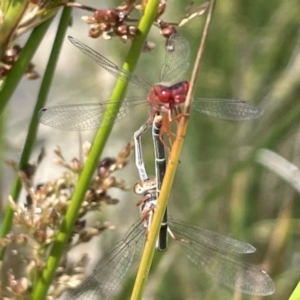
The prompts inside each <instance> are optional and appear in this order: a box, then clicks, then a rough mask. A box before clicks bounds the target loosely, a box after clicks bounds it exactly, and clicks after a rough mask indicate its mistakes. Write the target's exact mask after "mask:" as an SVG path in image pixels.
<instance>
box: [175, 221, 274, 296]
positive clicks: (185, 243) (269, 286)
mask: <svg viewBox="0 0 300 300" xmlns="http://www.w3.org/2000/svg"><path fill="white" fill-rule="evenodd" d="M170 221H171V222H170V228H171V230H172V232H173V234H174V235H175V237H176V239H179V241H180V245H181V247H182V248H183V250H184V251H185V253H186V256H187V258H188V259H189V260H190V261H191V262H192V263H193V264H194V265H196V266H197V267H200V268H202V269H203V270H204V271H205V272H206V273H207V274H208V275H210V276H211V277H212V278H213V279H214V280H216V281H218V282H219V283H221V284H224V285H225V286H227V287H230V288H232V289H234V290H237V291H240V292H242V293H247V294H251V295H263V296H265V295H271V294H272V293H273V292H274V286H273V282H272V279H271V278H270V277H269V275H268V274H267V273H266V272H265V271H263V270H261V269H259V268H258V267H256V266H254V265H250V264H247V263H244V262H241V261H239V260H238V259H236V258H234V257H232V256H229V255H228V254H226V253H225V252H224V251H225V250H226V244H229V245H230V244H232V242H231V243H228V242H229V240H231V241H233V240H232V239H229V238H225V237H224V239H223V238H221V237H220V236H219V237H216V236H215V234H213V233H212V235H211V236H209V235H207V236H206V238H205V239H204V242H203V239H202V238H200V239H198V236H197V234H196V235H195V234H190V235H189V234H186V232H185V231H186V230H189V229H188V228H187V225H186V224H180V222H179V221H174V219H171V218H170ZM182 230H185V231H182ZM194 231H195V228H193V230H192V232H194ZM200 231H201V229H200ZM201 233H203V232H202V231H201ZM210 237H212V239H213V240H212V241H211V242H208V239H210ZM190 238H191V239H190ZM215 238H216V240H215ZM216 241H218V243H219V244H220V248H221V249H218V245H217V244H216ZM212 244H213V245H214V246H213V247H210V245H212ZM233 244H235V246H234V247H233V249H234V251H236V249H241V250H242V251H243V248H244V247H246V248H247V245H248V244H244V243H240V242H237V241H235V242H234V243H233ZM243 244H244V246H243ZM224 247H225V248H224ZM229 249H230V250H231V251H232V247H231V246H229ZM242 251H241V252H242ZM250 252H251V251H250Z"/></svg>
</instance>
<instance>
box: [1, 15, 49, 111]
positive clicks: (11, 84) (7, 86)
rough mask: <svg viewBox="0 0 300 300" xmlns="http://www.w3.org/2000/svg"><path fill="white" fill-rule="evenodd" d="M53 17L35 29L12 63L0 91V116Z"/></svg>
mask: <svg viewBox="0 0 300 300" xmlns="http://www.w3.org/2000/svg"><path fill="white" fill-rule="evenodd" d="M52 20H53V17H52V18H50V19H48V20H47V21H45V22H44V23H42V24H41V25H39V26H38V27H36V28H35V29H34V30H33V31H32V34H31V35H30V37H29V39H28V40H27V43H26V45H25V47H24V48H23V49H22V51H21V53H20V55H19V57H18V60H17V61H16V62H15V63H14V65H13V66H12V68H11V69H10V71H9V74H8V76H7V78H6V79H5V81H4V83H3V85H2V88H1V91H0V99H1V101H0V115H1V114H2V113H3V110H4V108H5V107H6V105H7V103H8V101H9V99H10V97H11V96H12V94H13V92H14V91H15V89H16V87H17V85H18V83H19V81H20V80H21V78H22V76H23V74H24V73H25V71H26V70H27V67H28V65H29V63H30V61H31V59H32V57H33V55H34V54H35V51H36V50H37V48H38V46H39V45H40V42H41V40H42V38H43V37H44V35H45V33H46V31H47V29H48V27H49V26H50V24H51V22H52Z"/></svg>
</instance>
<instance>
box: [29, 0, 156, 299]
mask: <svg viewBox="0 0 300 300" xmlns="http://www.w3.org/2000/svg"><path fill="white" fill-rule="evenodd" d="M158 4H159V1H158V0H150V1H148V2H147V5H146V8H145V11H144V14H143V16H142V18H141V20H140V23H139V25H138V29H139V32H140V33H139V34H138V35H137V37H136V38H135V39H134V41H133V42H132V46H131V48H130V51H129V53H128V56H127V58H126V60H125V63H124V64H123V68H124V69H125V70H128V71H133V70H134V68H135V65H136V63H137V60H138V58H139V55H140V53H141V51H142V48H143V46H144V42H145V39H146V37H147V35H148V33H149V30H150V28H151V25H152V22H153V20H154V18H155V16H156V12H157V7H158ZM127 85H128V82H126V81H125V80H124V78H122V79H118V81H117V83H116V86H115V88H114V91H113V93H112V96H111V99H113V105H109V109H108V110H107V111H106V112H105V115H104V116H103V119H106V118H107V117H108V116H111V115H114V116H116V115H117V112H118V110H119V108H120V106H121V104H122V100H123V98H124V95H125V92H126V88H127ZM112 127H113V122H111V123H110V124H109V125H107V126H102V127H100V128H99V130H98V132H97V133H96V136H95V138H94V142H93V145H92V147H91V150H90V153H89V156H88V159H87V161H86V164H85V166H84V169H83V171H82V173H81V175H80V177H79V180H78V184H77V186H76V189H75V192H74V195H73V197H72V200H71V204H70V206H69V208H68V211H67V213H66V216H65V219H64V221H63V223H62V226H61V229H60V231H59V233H58V234H57V236H56V239H55V241H54V244H53V247H52V250H51V253H50V255H49V258H48V260H47V262H46V266H45V268H44V270H43V271H42V273H41V275H40V276H39V278H38V281H37V283H36V286H35V288H34V290H33V294H32V299H44V298H45V296H46V292H47V288H48V287H49V285H50V283H51V280H52V277H53V275H54V272H55V270H56V268H57V266H58V264H59V261H60V258H61V256H62V254H63V252H64V248H65V245H66V243H67V241H68V239H69V236H70V234H71V232H72V229H73V226H74V223H75V221H76V218H77V214H78V211H79V209H80V206H81V203H82V201H83V199H84V196H85V192H86V190H87V188H88V186H89V182H90V180H91V177H92V175H93V172H94V170H95V168H96V167H97V164H98V159H99V156H100V155H101V153H102V151H103V148H104V146H105V143H106V141H107V139H108V137H109V134H110V132H111V129H112Z"/></svg>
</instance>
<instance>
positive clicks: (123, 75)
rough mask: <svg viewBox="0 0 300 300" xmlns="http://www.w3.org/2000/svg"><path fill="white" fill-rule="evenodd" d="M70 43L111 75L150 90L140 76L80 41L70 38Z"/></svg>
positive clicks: (148, 85)
mask: <svg viewBox="0 0 300 300" xmlns="http://www.w3.org/2000/svg"><path fill="white" fill-rule="evenodd" d="M69 40H70V42H71V43H72V44H73V45H74V46H75V47H77V48H78V49H80V50H81V51H82V52H83V53H84V54H86V55H87V56H89V57H91V58H92V59H93V60H94V61H95V62H96V63H97V64H98V65H99V66H100V67H102V68H103V69H105V70H107V71H108V72H109V73H110V74H112V75H113V76H115V77H118V78H120V79H123V80H129V81H130V83H132V84H135V85H136V86H138V87H140V88H144V89H147V91H148V89H149V88H150V87H151V85H150V84H148V83H147V82H146V81H144V80H142V79H141V78H139V77H138V76H136V75H134V74H132V73H131V72H128V71H126V70H124V69H122V68H121V67H118V66H117V65H116V64H114V63H113V62H111V61H110V60H109V59H107V58H106V57H104V56H103V55H101V54H100V53H98V52H96V51H95V50H93V49H92V48H90V47H88V46H87V45H85V44H84V43H82V42H80V41H79V40H77V39H75V38H73V37H71V36H69Z"/></svg>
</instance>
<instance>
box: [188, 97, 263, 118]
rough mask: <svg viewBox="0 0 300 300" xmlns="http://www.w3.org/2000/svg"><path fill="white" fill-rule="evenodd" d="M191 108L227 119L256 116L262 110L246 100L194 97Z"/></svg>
mask: <svg viewBox="0 0 300 300" xmlns="http://www.w3.org/2000/svg"><path fill="white" fill-rule="evenodd" d="M192 110H193V111H196V112H199V113H202V114H206V115H208V116H212V117H215V118H219V119H224V120H229V121H242V120H249V119H255V118H258V117H259V116H260V115H261V114H262V113H263V111H262V110H261V109H260V108H259V107H257V106H255V105H253V104H251V103H248V102H246V101H243V100H234V99H203V98H195V99H194V101H193V103H192Z"/></svg>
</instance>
